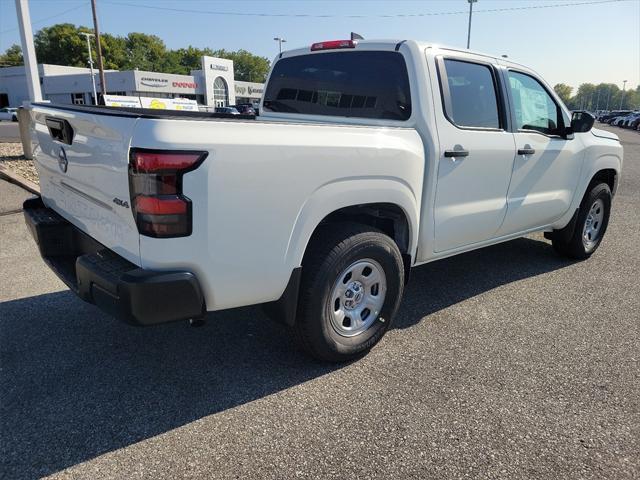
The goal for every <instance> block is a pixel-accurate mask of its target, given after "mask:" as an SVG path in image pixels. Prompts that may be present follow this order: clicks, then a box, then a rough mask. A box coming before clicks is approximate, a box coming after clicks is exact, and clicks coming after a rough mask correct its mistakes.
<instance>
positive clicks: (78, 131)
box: [32, 105, 140, 265]
mask: <svg viewBox="0 0 640 480" xmlns="http://www.w3.org/2000/svg"><path fill="white" fill-rule="evenodd" d="M32 116H33V119H34V124H35V137H36V139H35V141H36V143H37V144H38V145H37V146H36V148H35V150H34V152H35V160H36V168H37V170H38V175H39V176H40V189H41V193H42V198H43V201H44V203H45V205H47V206H48V207H49V208H52V209H54V210H55V211H56V212H58V213H59V214H60V215H62V216H63V217H64V218H66V219H67V220H68V221H69V222H71V223H73V224H74V225H75V226H77V227H78V228H79V229H81V230H82V231H83V232H85V233H87V234H88V235H89V236H91V237H93V238H94V239H95V240H97V241H98V242H100V243H101V244H103V245H104V246H106V247H108V248H109V249H111V250H113V251H114V252H116V253H117V254H119V255H121V256H123V257H124V258H126V259H127V260H129V261H130V262H133V263H135V264H137V265H139V264H140V241H139V234H138V230H137V228H136V224H135V221H134V218H133V214H132V212H131V207H130V203H131V200H130V198H129V175H128V166H129V160H128V152H129V142H130V139H131V134H132V132H133V127H134V125H135V122H136V121H137V118H135V117H132V116H116V115H101V114H99V113H89V112H82V111H73V110H71V109H69V110H67V109H57V108H55V107H53V106H52V107H48V106H43V105H38V106H34V108H33V112H32Z"/></svg>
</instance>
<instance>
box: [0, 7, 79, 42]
mask: <svg viewBox="0 0 640 480" xmlns="http://www.w3.org/2000/svg"><path fill="white" fill-rule="evenodd" d="M83 5H88V3H82V4H80V5H76V6H75V7H73V8H70V9H69V10H64V11H62V12H58V13H56V14H55V15H51V16H50V17H45V18H39V19H38V20H34V21H33V22H31V25H35V24H36V23H42V22H46V21H47V20H51V19H54V18H58V17H61V16H62V15H64V14H66V13H69V12H72V11H74V10H78V9H79V8H80V7H82V6H83ZM14 30H18V27H14V28H10V29H8V30H3V31H1V32H0V35H2V34H5V33H8V32H13V31H14Z"/></svg>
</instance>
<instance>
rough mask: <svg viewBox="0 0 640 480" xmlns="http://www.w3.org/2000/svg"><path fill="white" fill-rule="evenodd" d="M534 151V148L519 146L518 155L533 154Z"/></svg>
mask: <svg viewBox="0 0 640 480" xmlns="http://www.w3.org/2000/svg"><path fill="white" fill-rule="evenodd" d="M534 153H536V150H535V148H519V149H518V155H533V154H534Z"/></svg>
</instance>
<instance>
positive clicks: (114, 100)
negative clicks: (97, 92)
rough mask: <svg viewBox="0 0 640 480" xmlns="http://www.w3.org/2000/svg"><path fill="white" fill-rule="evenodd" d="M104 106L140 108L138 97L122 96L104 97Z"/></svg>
mask: <svg viewBox="0 0 640 480" xmlns="http://www.w3.org/2000/svg"><path fill="white" fill-rule="evenodd" d="M104 104H105V105H106V106H107V107H128V108H141V107H142V105H141V104H140V97H125V96H123V95H105V96H104Z"/></svg>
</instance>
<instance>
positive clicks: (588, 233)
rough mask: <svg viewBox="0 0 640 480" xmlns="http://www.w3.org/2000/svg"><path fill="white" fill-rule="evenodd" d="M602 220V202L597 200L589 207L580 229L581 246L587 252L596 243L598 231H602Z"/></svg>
mask: <svg viewBox="0 0 640 480" xmlns="http://www.w3.org/2000/svg"><path fill="white" fill-rule="evenodd" d="M603 220H604V202H603V201H602V200H601V199H599V198H598V199H597V200H596V201H595V202H593V205H591V208H590V209H589V213H588V214H587V218H586V219H585V221H584V227H583V228H582V244H583V245H584V247H585V248H586V249H587V250H590V249H591V248H593V246H594V245H595V244H596V243H597V242H598V239H599V236H600V231H601V230H602V222H603Z"/></svg>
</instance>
